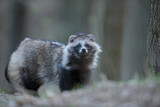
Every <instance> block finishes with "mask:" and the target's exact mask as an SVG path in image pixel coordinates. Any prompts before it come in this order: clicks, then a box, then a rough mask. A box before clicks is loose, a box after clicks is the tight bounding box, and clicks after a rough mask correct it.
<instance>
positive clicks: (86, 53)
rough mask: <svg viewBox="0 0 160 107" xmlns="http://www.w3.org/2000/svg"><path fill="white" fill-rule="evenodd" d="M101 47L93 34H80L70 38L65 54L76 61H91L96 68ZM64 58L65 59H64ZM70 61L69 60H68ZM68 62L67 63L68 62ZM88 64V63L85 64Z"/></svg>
mask: <svg viewBox="0 0 160 107" xmlns="http://www.w3.org/2000/svg"><path fill="white" fill-rule="evenodd" d="M99 52H101V49H100V46H99V45H98V44H97V43H96V42H95V37H94V35H93V34H85V33H78V34H75V35H71V36H70V37H69V41H68V45H67V46H66V49H64V53H66V54H67V55H68V57H72V58H73V59H76V60H81V61H82V60H84V61H88V60H91V62H90V63H91V65H93V64H94V65H93V66H96V62H97V58H98V53H99ZM63 58H64V57H63ZM67 60H68V59H67ZM67 60H66V61H67ZM84 63H86V62H84Z"/></svg>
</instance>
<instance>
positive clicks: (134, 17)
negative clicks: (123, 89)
mask: <svg viewBox="0 0 160 107" xmlns="http://www.w3.org/2000/svg"><path fill="white" fill-rule="evenodd" d="M147 5H148V2H147V1H146V0H127V1H126V4H125V8H126V9H125V15H124V27H123V29H124V30H123V40H122V59H121V61H122V62H121V64H122V65H121V79H122V80H129V79H133V78H134V76H135V75H136V76H138V77H140V78H143V77H144V76H145V69H146V67H145V64H146V54H147V52H146V40H147V37H146V35H147V25H148V24H147V22H148V13H147V8H146V7H147Z"/></svg>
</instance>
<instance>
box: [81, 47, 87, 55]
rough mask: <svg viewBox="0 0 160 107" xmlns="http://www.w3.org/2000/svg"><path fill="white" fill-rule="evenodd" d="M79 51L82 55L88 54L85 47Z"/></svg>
mask: <svg viewBox="0 0 160 107" xmlns="http://www.w3.org/2000/svg"><path fill="white" fill-rule="evenodd" d="M79 53H80V54H81V55H86V54H87V50H86V49H85V48H82V49H81V50H80V52H79Z"/></svg>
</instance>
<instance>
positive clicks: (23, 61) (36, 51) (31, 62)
mask: <svg viewBox="0 0 160 107" xmlns="http://www.w3.org/2000/svg"><path fill="white" fill-rule="evenodd" d="M64 47H65V46H64V45H63V44H60V43H58V42H55V41H48V40H33V39H29V38H26V39H25V40H24V41H22V42H21V44H20V45H19V47H18V48H17V50H16V51H15V52H14V53H13V54H12V55H11V58H10V62H9V64H8V68H7V73H6V74H7V78H8V80H9V81H10V82H11V84H12V85H13V86H14V87H15V88H16V89H17V88H26V89H29V90H34V91H37V89H38V88H39V86H40V85H42V84H44V83H48V82H50V81H52V82H53V83H54V84H58V71H57V64H58V63H55V62H57V61H59V60H60V57H59V56H60V55H61V54H62V50H63V48H64ZM53 77H54V78H53Z"/></svg>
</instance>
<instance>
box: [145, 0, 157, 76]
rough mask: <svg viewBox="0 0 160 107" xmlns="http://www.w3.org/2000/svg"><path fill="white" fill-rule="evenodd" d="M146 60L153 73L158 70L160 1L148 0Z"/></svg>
mask: <svg viewBox="0 0 160 107" xmlns="http://www.w3.org/2000/svg"><path fill="white" fill-rule="evenodd" d="M147 45H148V60H149V63H150V66H151V69H152V71H153V72H154V73H155V74H158V73H159V72H160V3H159V0H150V21H149V31H148V41H147Z"/></svg>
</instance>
